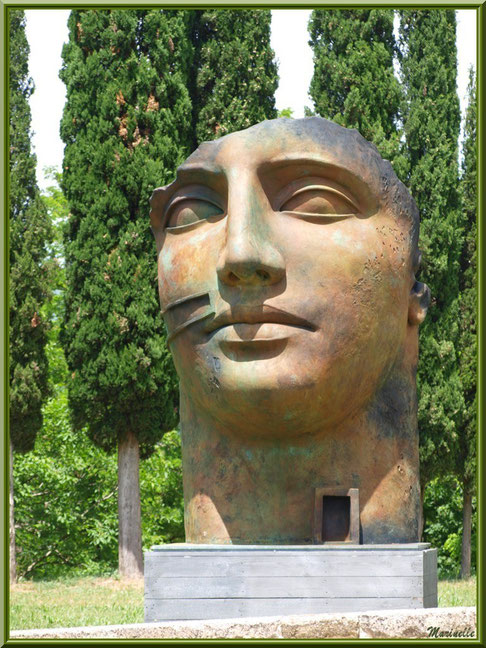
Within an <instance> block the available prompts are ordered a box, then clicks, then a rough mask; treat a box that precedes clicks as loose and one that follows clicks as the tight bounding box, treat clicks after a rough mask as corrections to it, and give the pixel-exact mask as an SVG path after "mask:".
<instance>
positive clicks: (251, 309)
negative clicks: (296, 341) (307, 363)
mask: <svg viewBox="0 0 486 648" xmlns="http://www.w3.org/2000/svg"><path fill="white" fill-rule="evenodd" d="M245 324H249V325H255V324H284V325H286V326H293V327H296V328H301V329H306V330H308V331H315V330H316V328H317V327H316V326H314V325H313V324H311V322H309V321H307V320H305V319H304V318H302V317H298V316H297V315H293V314H292V313H288V312H287V311H284V310H280V309H279V308H275V307H274V306H268V305H267V304H261V305H259V306H244V305H238V306H233V307H231V308H229V309H228V310H225V311H223V312H222V313H219V314H218V315H216V317H214V319H212V320H209V321H208V323H207V324H206V326H205V331H206V333H214V332H215V331H218V330H220V329H222V328H224V327H227V326H238V325H245Z"/></svg>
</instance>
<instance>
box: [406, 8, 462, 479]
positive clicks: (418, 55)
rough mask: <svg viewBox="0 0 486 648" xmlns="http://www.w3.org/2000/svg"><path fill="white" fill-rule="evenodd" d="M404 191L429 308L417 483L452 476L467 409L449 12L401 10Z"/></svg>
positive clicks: (422, 349) (453, 21) (456, 108)
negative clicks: (415, 216) (416, 219)
mask: <svg viewBox="0 0 486 648" xmlns="http://www.w3.org/2000/svg"><path fill="white" fill-rule="evenodd" d="M400 18H401V24H400V36H401V45H402V52H403V55H402V77H403V83H404V88H405V95H406V104H405V106H404V110H403V121H404V130H405V135H406V144H407V152H408V157H409V166H410V174H409V178H408V181H407V182H408V186H409V188H410V191H411V193H412V195H413V196H414V198H415V200H416V201H417V204H418V207H419V210H420V218H421V226H420V247H421V250H422V255H423V256H422V272H421V280H422V281H424V282H425V283H427V284H428V286H429V287H430V290H431V293H432V302H431V306H430V308H429V312H428V315H427V318H426V320H425V322H424V324H422V326H421V329H420V361H419V367H418V389H419V407H418V417H419V430H420V458H421V480H422V485H424V484H426V483H427V482H428V481H429V480H430V479H432V478H433V477H434V476H436V475H438V474H441V473H445V472H448V471H450V469H451V465H452V461H453V454H454V446H455V443H456V440H457V434H458V423H459V421H460V419H461V416H462V413H463V410H464V398H463V394H462V386H461V378H460V375H459V370H458V358H457V354H456V351H455V346H456V344H457V340H458V333H459V327H458V321H459V308H458V306H459V304H458V294H459V271H460V265H459V261H460V253H461V247H462V230H461V222H460V214H461V211H460V200H459V193H458V183H459V178H458V164H457V158H458V144H457V142H458V136H459V126H460V112H459V99H458V97H457V92H456V68H457V54H456V41H455V38H456V18H455V12H454V10H449V9H447V10H445V9H434V10H413V11H401V12H400Z"/></svg>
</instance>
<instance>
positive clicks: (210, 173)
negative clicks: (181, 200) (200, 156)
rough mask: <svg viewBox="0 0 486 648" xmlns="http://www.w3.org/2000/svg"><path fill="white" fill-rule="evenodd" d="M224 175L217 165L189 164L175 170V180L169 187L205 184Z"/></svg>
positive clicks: (208, 163) (206, 163) (207, 163)
mask: <svg viewBox="0 0 486 648" xmlns="http://www.w3.org/2000/svg"><path fill="white" fill-rule="evenodd" d="M222 175H224V171H223V169H222V167H220V166H219V164H213V163H211V162H208V161H205V162H204V163H202V162H191V163H189V164H182V165H181V166H180V167H179V168H178V169H177V174H176V179H175V180H174V182H173V183H171V185H169V186H170V187H175V188H176V187H179V186H180V185H185V184H190V183H198V182H201V183H205V182H208V181H209V182H210V181H211V180H215V179H216V178H219V177H221V176H222Z"/></svg>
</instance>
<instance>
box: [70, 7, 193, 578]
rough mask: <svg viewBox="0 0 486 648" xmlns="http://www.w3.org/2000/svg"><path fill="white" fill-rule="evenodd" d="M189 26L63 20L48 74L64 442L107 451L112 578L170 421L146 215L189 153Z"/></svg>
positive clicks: (166, 19) (182, 18)
mask: <svg viewBox="0 0 486 648" xmlns="http://www.w3.org/2000/svg"><path fill="white" fill-rule="evenodd" d="M189 15H190V14H189V12H183V11H169V10H153V11H146V10H113V11H105V10H86V11H78V10H75V11H72V12H71V14H70V18H69V22H68V26H69V43H68V44H67V45H65V46H64V49H63V61H64V63H63V68H62V70H61V73H60V76H61V78H62V80H63V81H64V82H65V84H66V86H67V103H66V106H65V110H64V115H63V119H62V124H61V136H62V139H63V140H64V142H65V144H66V148H65V156H64V169H63V189H64V191H65V194H66V196H67V199H68V202H69V206H70V216H69V223H68V230H67V237H66V276H67V292H66V315H65V323H64V327H63V329H62V336H61V337H62V342H63V346H64V348H65V351H66V358H67V363H68V366H69V371H70V382H69V403H70V409H71V414H72V421H73V424H74V427H75V429H76V430H82V429H83V428H84V426H87V429H88V433H89V435H90V438H91V439H92V440H93V441H94V442H95V443H96V444H98V445H99V446H100V447H102V448H104V449H105V450H107V451H111V450H113V449H115V448H117V449H118V517H119V569H120V573H121V574H122V575H123V576H130V575H137V574H140V573H141V572H142V542H141V531H140V495H139V458H140V456H142V457H145V456H148V455H149V454H150V453H151V452H152V451H153V449H154V444H155V443H156V442H157V441H158V440H159V439H160V438H161V436H162V434H163V433H164V432H165V431H167V430H170V429H171V428H172V427H173V426H174V424H175V423H176V419H177V416H176V408H175V403H176V380H175V374H174V370H173V365H172V361H171V359H170V356H169V354H168V351H167V348H166V345H165V335H164V333H163V329H162V324H161V321H160V313H159V305H158V297H157V291H156V264H155V258H156V252H155V244H154V242H153V237H152V234H151V232H150V229H149V221H148V211H149V198H150V195H151V192H152V191H153V189H154V188H155V187H156V186H159V185H160V184H164V183H166V182H168V181H170V180H171V179H172V177H173V174H174V170H175V169H176V167H177V166H178V164H179V163H180V162H181V161H182V160H183V159H184V158H185V157H186V155H187V153H188V149H189V146H190V141H191V132H190V128H191V103H190V99H189V94H188V90H187V85H188V70H189V65H190V62H191V56H192V51H193V50H192V45H191V44H190V42H189V41H188V40H187V38H186V34H187V29H188V24H187V21H188V20H189Z"/></svg>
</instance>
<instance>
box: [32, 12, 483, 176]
mask: <svg viewBox="0 0 486 648" xmlns="http://www.w3.org/2000/svg"><path fill="white" fill-rule="evenodd" d="M310 13H311V11H310V10H308V9H278V10H273V11H272V27H271V45H272V48H273V50H274V51H275V57H276V59H277V61H278V64H279V77H280V83H279V87H278V89H277V92H276V95H275V100H276V105H277V108H278V110H282V109H284V108H291V109H292V110H293V116H294V117H296V118H299V117H303V116H304V107H305V106H308V107H309V108H311V109H312V108H313V102H312V100H311V99H310V97H309V94H308V93H309V85H310V82H311V79H312V74H313V59H312V50H311V48H310V47H309V45H308V41H309V33H308V30H307V24H308V21H309V17H310ZM25 14H26V17H27V29H26V32H27V39H28V41H29V45H30V57H29V74H30V76H31V77H32V78H33V80H34V83H35V92H34V93H33V95H32V97H31V99H30V106H31V111H32V125H31V127H32V130H33V131H34V136H33V147H34V151H35V153H36V155H37V182H38V184H39V186H40V187H41V188H45V187H46V186H47V185H48V184H50V182H49V181H47V180H46V179H45V178H44V174H43V172H42V170H43V168H44V167H46V166H56V167H58V168H59V169H61V166H62V158H63V152H64V144H63V143H62V141H61V139H60V137H59V124H60V120H61V117H62V110H63V107H64V103H65V99H66V95H65V88H64V84H63V83H62V82H61V80H60V79H59V76H58V75H59V70H60V68H61V63H62V61H61V50H62V46H63V43H64V42H67V39H68V30H67V19H68V16H69V11H68V10H59V9H31V10H28V11H26V12H25ZM476 14H477V11H476V10H475V9H461V10H460V11H457V12H456V15H457V23H458V24H457V48H458V60H459V64H458V81H457V87H458V94H459V98H460V101H461V111H462V113H463V114H464V110H465V107H466V88H467V81H468V69H469V66H470V65H471V64H473V65H474V67H475V68H476Z"/></svg>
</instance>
